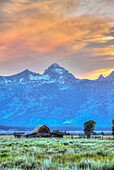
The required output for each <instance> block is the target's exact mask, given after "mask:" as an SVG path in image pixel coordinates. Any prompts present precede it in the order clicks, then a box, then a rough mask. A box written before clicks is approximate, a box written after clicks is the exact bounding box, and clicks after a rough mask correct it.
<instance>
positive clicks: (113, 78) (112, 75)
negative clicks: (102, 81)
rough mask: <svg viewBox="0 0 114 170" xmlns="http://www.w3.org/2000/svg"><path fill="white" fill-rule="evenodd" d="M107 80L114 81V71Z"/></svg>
mask: <svg viewBox="0 0 114 170" xmlns="http://www.w3.org/2000/svg"><path fill="white" fill-rule="evenodd" d="M106 79H107V80H109V81H114V71H112V73H110V74H109V76H107V77H106Z"/></svg>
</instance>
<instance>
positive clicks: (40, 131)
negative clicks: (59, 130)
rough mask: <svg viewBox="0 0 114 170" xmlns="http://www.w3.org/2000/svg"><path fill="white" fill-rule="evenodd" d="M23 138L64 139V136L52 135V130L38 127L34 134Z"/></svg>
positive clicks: (41, 126)
mask: <svg viewBox="0 0 114 170" xmlns="http://www.w3.org/2000/svg"><path fill="white" fill-rule="evenodd" d="M21 137H22V138H39V137H44V138H45V137H59V138H61V137H63V135H59V134H54V133H51V131H50V129H49V128H48V127H47V126H45V125H39V126H37V127H36V128H35V129H34V131H33V132H32V133H28V134H24V135H22V136H21Z"/></svg>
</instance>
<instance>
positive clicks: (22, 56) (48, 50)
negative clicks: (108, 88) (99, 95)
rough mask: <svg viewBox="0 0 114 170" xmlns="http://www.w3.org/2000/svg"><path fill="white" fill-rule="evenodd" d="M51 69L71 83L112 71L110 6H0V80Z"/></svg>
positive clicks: (70, 1)
mask: <svg viewBox="0 0 114 170" xmlns="http://www.w3.org/2000/svg"><path fill="white" fill-rule="evenodd" d="M53 63H58V64H59V65H60V66H62V67H64V68H66V69H67V70H69V72H71V73H72V74H73V75H74V76H75V77H77V78H89V79H96V78H97V77H98V76H99V75H100V74H103V75H104V76H107V75H108V74H110V73H111V72H112V71H113V70H114V0H0V75H4V76H5V75H6V76H7V75H12V74H15V73H18V72H21V71H23V70H25V69H29V70H31V71H33V72H37V73H40V74H42V73H43V72H44V70H45V69H46V68H47V67H49V66H50V65H51V64H53Z"/></svg>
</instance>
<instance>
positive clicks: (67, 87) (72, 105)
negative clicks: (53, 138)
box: [0, 63, 114, 127]
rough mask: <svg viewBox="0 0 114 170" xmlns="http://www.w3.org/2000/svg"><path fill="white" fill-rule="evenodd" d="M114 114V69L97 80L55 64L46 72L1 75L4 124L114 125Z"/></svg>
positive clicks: (1, 119)
mask: <svg viewBox="0 0 114 170" xmlns="http://www.w3.org/2000/svg"><path fill="white" fill-rule="evenodd" d="M113 118H114V71H113V72H112V73H111V74H110V75H109V76H107V77H104V76H103V75H100V77H99V78H98V79H96V80H88V79H78V78H75V77H74V76H73V75H72V74H71V73H69V71H68V70H66V69H64V68H63V67H61V66H59V65H58V64H56V63H55V64H52V65H51V66H50V67H48V69H46V70H45V71H44V73H43V74H39V73H33V72H31V71H29V70H28V69H27V70H25V71H23V72H21V73H18V74H15V75H12V76H0V124H2V125H8V126H24V127H25V126H32V127H35V126H38V125H39V124H45V125H47V126H83V125H84V122H85V121H88V120H94V121H95V122H96V126H97V127H111V125H112V119H113Z"/></svg>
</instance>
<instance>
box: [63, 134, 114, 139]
mask: <svg viewBox="0 0 114 170" xmlns="http://www.w3.org/2000/svg"><path fill="white" fill-rule="evenodd" d="M63 138H76V139H78V138H81V137H79V136H78V135H73V136H71V135H68V136H63ZM84 138H87V137H86V136H84ZM91 138H99V139H110V140H112V139H114V138H113V136H111V135H110V136H97V135H96V136H91Z"/></svg>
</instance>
